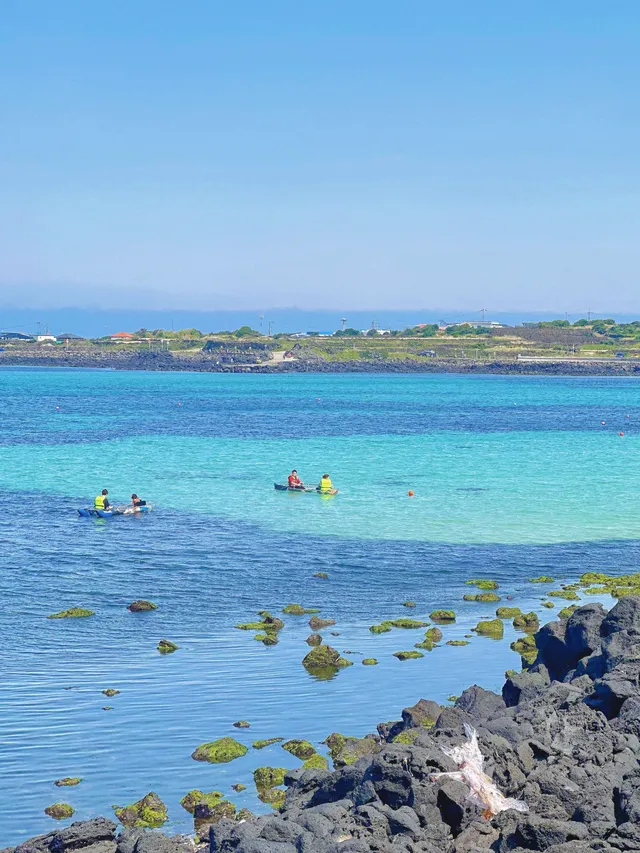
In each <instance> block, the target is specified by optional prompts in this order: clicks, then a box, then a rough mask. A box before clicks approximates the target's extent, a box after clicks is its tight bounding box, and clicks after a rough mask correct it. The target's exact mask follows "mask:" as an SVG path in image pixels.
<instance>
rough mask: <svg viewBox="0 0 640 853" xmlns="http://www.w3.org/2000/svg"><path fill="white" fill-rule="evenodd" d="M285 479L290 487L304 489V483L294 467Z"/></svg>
mask: <svg viewBox="0 0 640 853" xmlns="http://www.w3.org/2000/svg"><path fill="white" fill-rule="evenodd" d="M287 481H288V483H289V488H290V489H304V483H303V482H302V480H301V479H300V477H298V472H297V471H296V469H295V468H294V469H293V471H292V472H291V473H290V474H289V476H288V477H287Z"/></svg>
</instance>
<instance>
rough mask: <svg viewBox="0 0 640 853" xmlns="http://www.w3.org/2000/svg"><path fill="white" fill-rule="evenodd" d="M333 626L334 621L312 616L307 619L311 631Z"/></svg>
mask: <svg viewBox="0 0 640 853" xmlns="http://www.w3.org/2000/svg"><path fill="white" fill-rule="evenodd" d="M335 624H336V620H335V619H321V618H320V617H319V616H312V617H311V619H309V627H310V628H311V630H312V631H320V630H321V629H322V628H328V627H329V626H330V625H335Z"/></svg>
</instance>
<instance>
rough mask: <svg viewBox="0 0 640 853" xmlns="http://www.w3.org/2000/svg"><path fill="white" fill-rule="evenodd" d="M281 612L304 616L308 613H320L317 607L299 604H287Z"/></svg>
mask: <svg viewBox="0 0 640 853" xmlns="http://www.w3.org/2000/svg"><path fill="white" fill-rule="evenodd" d="M282 612H283V613H286V614H287V615H288V616H306V615H307V614H308V613H320V608H319V607H303V606H302V605H301V604H287V606H286V607H283V608H282Z"/></svg>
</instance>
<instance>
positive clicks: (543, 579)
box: [529, 575, 553, 583]
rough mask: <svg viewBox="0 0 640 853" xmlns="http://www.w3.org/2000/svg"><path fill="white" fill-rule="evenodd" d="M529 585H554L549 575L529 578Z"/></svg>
mask: <svg viewBox="0 0 640 853" xmlns="http://www.w3.org/2000/svg"><path fill="white" fill-rule="evenodd" d="M529 583H553V578H550V577H549V576H548V575H540V577H539V578H529Z"/></svg>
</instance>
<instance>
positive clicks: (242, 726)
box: [231, 720, 251, 729]
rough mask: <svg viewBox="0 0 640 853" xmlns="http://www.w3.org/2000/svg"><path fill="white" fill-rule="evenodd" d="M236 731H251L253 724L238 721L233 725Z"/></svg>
mask: <svg viewBox="0 0 640 853" xmlns="http://www.w3.org/2000/svg"><path fill="white" fill-rule="evenodd" d="M231 725H232V726H233V727H234V729H249V728H251V723H248V722H247V721H246V720H237V721H236V722H235V723H232V724H231Z"/></svg>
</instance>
